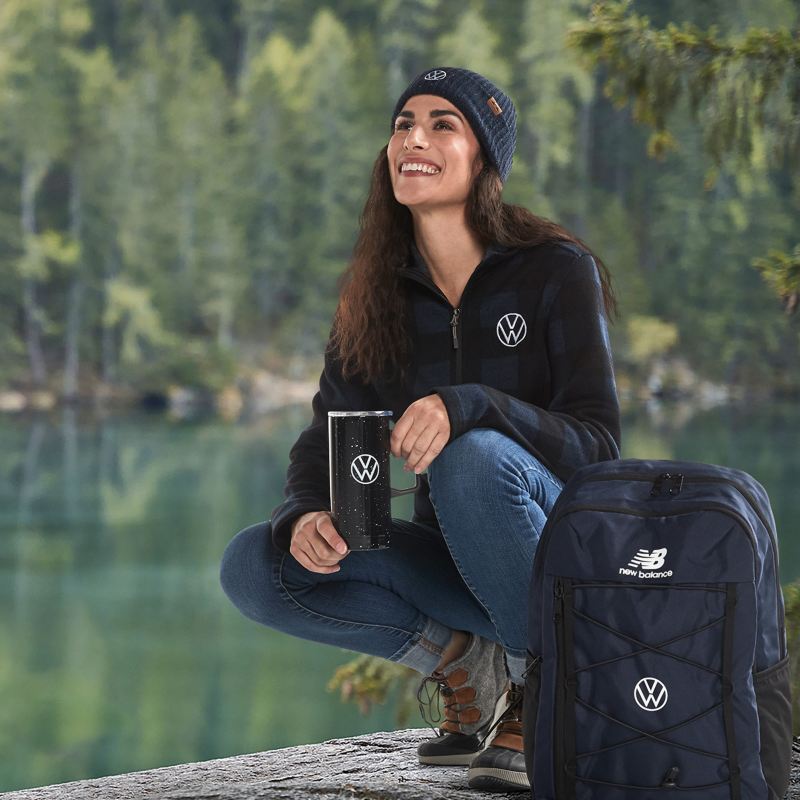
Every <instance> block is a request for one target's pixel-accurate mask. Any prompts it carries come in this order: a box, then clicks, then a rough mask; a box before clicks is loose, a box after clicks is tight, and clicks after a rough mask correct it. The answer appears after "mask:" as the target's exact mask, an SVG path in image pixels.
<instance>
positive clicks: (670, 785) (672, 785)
mask: <svg viewBox="0 0 800 800" xmlns="http://www.w3.org/2000/svg"><path fill="white" fill-rule="evenodd" d="M679 774H680V770H679V769H678V767H670V768H669V769H668V770H667V774H666V775H665V776H664V780H662V781H661V788H662V789H677V788H678V775H679Z"/></svg>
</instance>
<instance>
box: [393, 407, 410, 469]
mask: <svg viewBox="0 0 800 800" xmlns="http://www.w3.org/2000/svg"><path fill="white" fill-rule="evenodd" d="M412 405H413V404H412ZM413 424H414V413H413V411H412V410H411V406H409V407H408V409H406V413H405V414H403V416H402V417H400V419H399V420H397V422H396V423H395V426H394V428H392V435H391V441H390V450H391V452H392V455H393V456H394V457H395V458H403V456H404V453H403V451H402V444H403V439H405V437H406V434H407V433H408V432H409V430H410V429H411V427H412V426H413Z"/></svg>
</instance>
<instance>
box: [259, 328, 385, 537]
mask: <svg viewBox="0 0 800 800" xmlns="http://www.w3.org/2000/svg"><path fill="white" fill-rule="evenodd" d="M379 404H380V400H379V398H378V396H377V393H376V392H375V390H374V388H373V387H372V385H371V384H365V383H363V382H359V380H358V378H357V377H356V378H353V379H351V380H345V379H344V378H343V377H342V373H341V362H340V361H339V359H338V358H337V357H335V356H334V355H333V353H332V351H331V346H330V340H329V342H328V346H327V347H326V349H325V365H324V368H323V370H322V374H321V375H320V379H319V390H318V391H317V393H316V394H315V395H314V398H313V399H312V401H311V407H312V411H313V418H312V420H311V424H310V425H309V426H308V427H307V428H306V429H305V430H303V432H302V433H301V434H300V436H299V437H298V439H297V441H296V442H295V443H294V445H293V446H292V448H291V450H290V451H289V462H290V463H289V468H288V470H287V472H286V485H285V487H284V490H283V493H284V496H285V498H286V499H285V500H284V501H283V502H282V503H280V504H279V505H278V506H276V507H275V509H274V510H273V512H272V516H271V523H272V541H273V542H274V543H275V546H276V547H277V548H278V549H279V550H280V551H282V552H284V553H288V552H289V545H290V543H291V537H292V523H293V522H294V521H295V520H296V519H297V517H299V516H301V515H302V514H305V513H307V512H308V511H330V510H331V501H330V471H329V464H328V412H329V411H377V410H380V409H379Z"/></svg>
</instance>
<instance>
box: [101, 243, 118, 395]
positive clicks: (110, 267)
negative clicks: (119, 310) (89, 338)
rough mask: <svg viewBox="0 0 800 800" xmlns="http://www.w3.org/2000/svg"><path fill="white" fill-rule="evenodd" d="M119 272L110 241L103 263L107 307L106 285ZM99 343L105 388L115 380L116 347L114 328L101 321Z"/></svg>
mask: <svg viewBox="0 0 800 800" xmlns="http://www.w3.org/2000/svg"><path fill="white" fill-rule="evenodd" d="M117 272H119V262H118V253H117V250H116V247H115V245H114V243H113V241H112V243H111V245H110V247H109V250H108V255H107V257H106V261H105V274H104V275H103V303H104V305H106V306H107V305H108V288H107V287H108V284H109V283H110V282H111V281H112V280H113V278H114V276H115V275H116V274H117ZM100 324H101V331H102V334H101V341H100V351H101V355H100V357H101V360H102V367H101V369H102V375H103V383H104V384H105V385H106V386H111V385H112V384H113V383H114V380H115V378H116V361H117V359H116V355H117V345H116V337H115V335H114V334H115V331H116V326H113V325H107V324H106V323H105V322H104V321H102V320H101V323H100Z"/></svg>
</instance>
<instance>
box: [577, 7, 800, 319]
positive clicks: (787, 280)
mask: <svg viewBox="0 0 800 800" xmlns="http://www.w3.org/2000/svg"><path fill="white" fill-rule="evenodd" d="M568 41H569V43H570V44H571V45H572V46H573V47H574V48H575V49H576V50H578V51H580V52H581V53H582V54H583V56H584V58H585V59H586V60H587V62H588V63H590V64H592V65H595V66H596V65H599V64H603V65H604V66H605V67H606V68H607V70H608V78H607V81H606V84H605V92H606V94H607V95H608V96H609V97H611V98H612V99H613V100H614V102H615V103H616V104H617V105H618V106H620V107H621V106H622V105H625V104H626V103H627V102H629V101H630V102H632V104H633V116H634V119H636V120H637V121H639V122H642V123H644V124H646V125H648V126H651V127H652V128H653V129H654V130H653V132H652V134H651V136H650V139H649V141H648V153H649V154H650V155H651V156H654V157H657V158H663V157H664V156H665V155H666V153H667V152H669V151H671V150H677V149H678V147H679V141H680V137H676V136H675V135H674V134H673V133H672V132H671V131H670V130H668V129H667V120H668V118H670V117H674V116H675V114H676V112H677V111H678V110H679V103H681V102H682V101H684V100H688V108H689V111H690V113H691V115H692V117H693V119H694V120H696V122H697V123H698V125H699V128H700V130H701V132H702V135H703V146H704V150H705V152H706V153H708V154H709V155H710V156H711V159H712V165H711V167H710V168H709V169H708V170H707V172H706V175H705V180H704V183H705V186H706V188H711V187H713V185H714V184H715V183H716V181H717V180H718V179H719V178H720V175H721V172H720V170H721V168H722V167H723V165H724V164H726V163H728V162H732V163H733V164H734V165H738V166H740V167H741V166H742V165H746V166H749V167H753V168H755V169H756V170H763V169H764V168H765V166H766V165H767V164H769V165H778V166H782V165H784V164H785V163H786V162H788V163H790V164H794V165H795V167H796V166H797V165H800V92H799V91H798V87H800V38H798V36H797V35H796V32H793V31H791V30H790V29H789V28H788V27H776V28H774V29H766V28H748V29H747V30H746V31H744V32H743V33H742V34H741V35H738V36H730V37H727V38H725V37H722V36H721V35H720V33H719V28H718V27H717V26H716V25H712V26H711V27H709V28H708V29H707V30H702V29H701V28H700V27H698V26H697V25H695V24H692V23H689V22H684V23H682V24H680V25H678V24H675V23H669V24H667V25H666V27H665V28H664V29H656V28H654V27H653V26H652V25H651V22H650V20H649V19H648V17H646V16H644V15H642V14H639V13H636V12H634V11H632V3H631V0H610V1H609V2H599V3H595V4H594V5H593V6H592V11H591V15H590V17H589V19H588V20H587V21H585V22H583V23H580V24H578V25H575V26H573V28H572V29H571V31H570V33H569V36H568ZM729 209H730V211H731V215H732V221H733V224H734V225H735V227H736V228H738V229H739V230H740V231H741V230H744V228H745V227H747V220H748V216H747V214H746V212H745V210H744V207H743V206H741V205H739V204H737V203H736V202H732V203H730V204H729ZM795 261H796V259H794V258H793V257H792V256H788V255H786V254H783V253H781V252H779V251H778V250H775V249H771V250H770V256H768V257H766V258H758V259H756V260H755V261H754V262H753V263H754V265H755V266H756V267H757V268H758V269H759V270H760V272H761V273H762V275H763V277H764V280H765V281H766V282H767V284H768V285H769V286H770V287H771V288H772V289H773V290H774V291H775V292H776V293H777V294H778V295H779V297H781V299H782V300H783V301H784V304H785V307H786V308H787V310H788V311H789V312H792V311H794V309H795V308H796V305H797V293H798V290H800V279H799V278H798V275H797V269H796V268H795V267H794V266H793V264H794V263H795Z"/></svg>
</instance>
